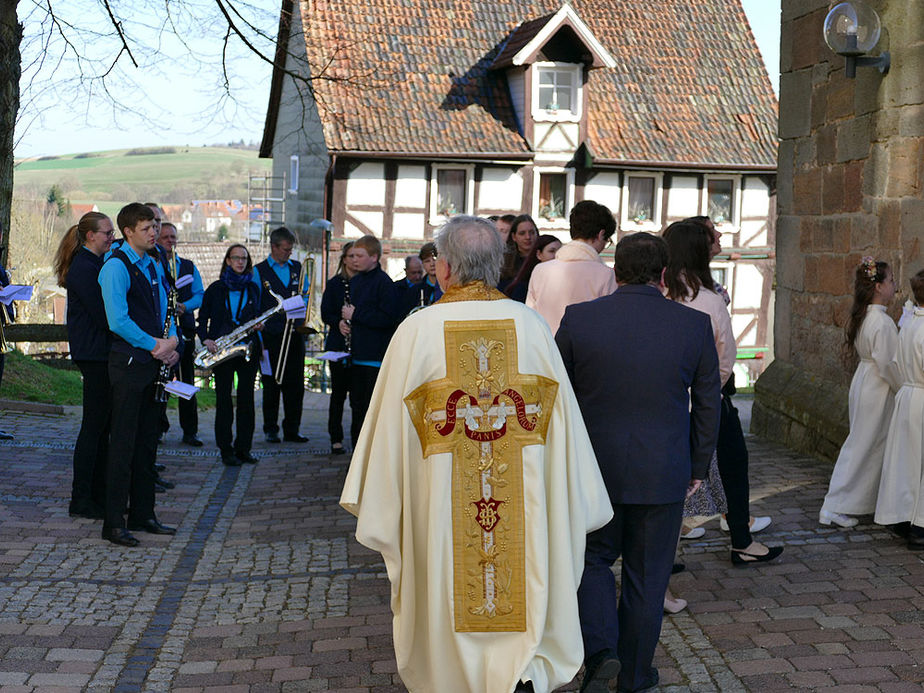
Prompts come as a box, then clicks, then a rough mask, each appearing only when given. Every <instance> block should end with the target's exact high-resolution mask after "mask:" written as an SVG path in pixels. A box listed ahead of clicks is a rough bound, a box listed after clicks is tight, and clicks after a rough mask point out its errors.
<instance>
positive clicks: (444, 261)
mask: <svg viewBox="0 0 924 693" xmlns="http://www.w3.org/2000/svg"><path fill="white" fill-rule="evenodd" d="M436 249H437V253H438V257H437V268H436V276H437V279H439V282H440V286H441V287H443V289H444V290H445V289H446V288H448V287H450V286H453V285H455V284H467V283H469V282H475V281H480V282H484V283H485V284H487V285H488V286H497V282H498V281H499V280H500V268H501V264H502V263H503V261H504V242H503V241H502V240H501V237H500V235H498V233H497V229H496V228H495V227H494V224H492V223H491V222H490V221H488V220H487V219H481V218H480V217H470V216H465V215H459V216H455V217H453V218H452V219H450V220H449V221H448V222H446V224H444V225H443V227H442V228H441V229H440V230H439V235H437V237H436Z"/></svg>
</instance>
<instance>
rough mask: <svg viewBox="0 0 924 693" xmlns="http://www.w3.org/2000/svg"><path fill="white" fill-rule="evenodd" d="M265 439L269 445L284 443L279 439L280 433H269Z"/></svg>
mask: <svg viewBox="0 0 924 693" xmlns="http://www.w3.org/2000/svg"><path fill="white" fill-rule="evenodd" d="M265 437H266V442H267V443H281V442H282V441H281V440H280V439H279V434H278V433H267V434H266V436H265Z"/></svg>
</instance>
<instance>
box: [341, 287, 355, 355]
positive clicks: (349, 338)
mask: <svg viewBox="0 0 924 693" xmlns="http://www.w3.org/2000/svg"><path fill="white" fill-rule="evenodd" d="M340 281H342V282H343V305H344V306H349V305H351V301H350V280H349V279H344V278H343V277H341V278H340ZM344 320H345V322H346V324H347V326H348V327H352V325H353V321H352V320H346V318H344ZM343 341H344V342H345V343H346V350H347V353H348V354H349V356H347V357H346V358H345V359H344V360H343V363H344V365H347V366H349V365H350V359H352V358H353V333H352V331H351V332H348V333H347V334H345V335H344V336H343Z"/></svg>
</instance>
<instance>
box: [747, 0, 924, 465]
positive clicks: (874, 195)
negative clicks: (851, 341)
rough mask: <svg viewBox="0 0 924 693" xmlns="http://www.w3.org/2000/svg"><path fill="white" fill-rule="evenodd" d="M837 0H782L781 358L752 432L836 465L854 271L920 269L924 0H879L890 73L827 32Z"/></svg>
mask: <svg viewBox="0 0 924 693" xmlns="http://www.w3.org/2000/svg"><path fill="white" fill-rule="evenodd" d="M834 4H836V3H834V2H827V1H826V0H783V1H782V32H781V50H780V72H781V74H780V120H779V123H780V126H779V127H780V132H779V135H780V149H779V173H778V221H777V234H776V239H777V241H776V242H777V264H776V267H777V286H776V315H775V334H774V340H775V341H774V348H775V355H776V360H775V361H774V362H773V363H772V364H770V366H769V367H768V368H767V370H766V371H765V372H764V374H763V375H762V376H761V378H760V379H759V380H758V382H757V385H756V398H755V404H754V411H753V419H752V431H753V432H755V433H757V434H759V435H762V436H764V437H767V438H770V439H773V440H777V441H780V442H782V443H785V444H786V445H788V446H790V447H792V448H795V449H797V450H800V451H803V452H808V453H811V454H814V455H817V456H820V457H823V458H827V459H834V458H836V456H837V452H838V449H839V448H840V445H841V443H842V442H843V439H844V438H845V437H846V435H847V387H848V385H849V382H850V377H851V375H852V373H850V372H849V371H848V370H847V369H846V368H845V366H844V364H843V363H842V362H841V360H840V354H841V348H842V345H843V343H844V322H845V320H846V318H847V314H848V311H849V308H850V304H851V301H852V290H853V271H854V268H855V267H856V266H857V264H858V263H859V260H860V258H861V257H862V256H863V255H872V256H874V257H875V258H876V259H877V260H885V261H887V262H889V264H890V265H891V266H892V268H893V271H894V274H895V278H896V283H897V285H898V287H899V297H898V298H896V302H895V305H894V306H892V309H891V310H890V312H891V313H892V314H893V316H895V315H897V314H898V313H899V306H900V303H901V302H902V301H903V300H904V299H905V298H906V297H908V296H909V295H910V289H909V288H908V278H909V277H910V276H911V275H913V274H914V273H915V272H917V271H918V270H920V269H922V267H924V256H922V251H921V241H922V237H924V199H922V191H921V188H922V178H924V142H922V141H924V77H922V75H924V3H922V2H920V1H919V0H869V1H868V4H870V5H871V6H872V7H874V8H875V9H876V11H877V12H878V13H879V16H880V18H881V20H882V27H883V28H882V37H881V39H880V41H879V45H878V47H877V48H876V49H875V50H874V54H878V52H879V51H882V50H888V51H890V52H891V54H892V68H891V70H890V72H889V73H888V74H887V75H881V74H880V73H879V71H878V70H875V69H872V68H858V69H857V76H856V78H855V79H847V78H846V77H845V75H844V58H841V57H840V56H836V55H834V54H833V53H831V51H830V50H829V49H828V47H827V46H826V45H825V42H824V39H823V37H822V27H823V25H824V18H825V15H826V14H827V12H828V9H829V7H831V6H833V5H834Z"/></svg>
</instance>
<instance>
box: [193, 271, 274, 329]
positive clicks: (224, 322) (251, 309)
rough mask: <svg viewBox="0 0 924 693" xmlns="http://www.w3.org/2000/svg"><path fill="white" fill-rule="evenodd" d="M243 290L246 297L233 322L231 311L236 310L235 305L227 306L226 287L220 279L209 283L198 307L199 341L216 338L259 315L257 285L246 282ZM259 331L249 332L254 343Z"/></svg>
mask: <svg viewBox="0 0 924 693" xmlns="http://www.w3.org/2000/svg"><path fill="white" fill-rule="evenodd" d="M245 290H246V291H247V299H246V301H245V302H244V305H243V306H241V312H240V315H239V317H238V321H237V322H236V323H235V321H234V319H233V316H232V314H231V311H232V310H234V311H236V310H237V305H236V304H235V305H233V306H231V308H229V307H228V302H229V299H228V287H227V286H225V284H224V282H222V281H221V280H219V281H215V282H212V283H211V284H209V288H207V289H206V290H205V295H204V296H203V297H202V306H201V307H200V308H199V323H198V326H197V327H196V333H197V334H198V335H199V339H200V340H201V341H203V342H204V341H205V340H206V339H218V338H219V337H222V336H224V335H226V334H229V333H230V332H231V331H232V330H234V328H235V327H237V326H238V325H242V324H243V323H245V322H247V321H249V320H253V319H254V318H255V317H257V316H258V315H259V313H258V312H257V306H258V305H259V302H260V296H259V292H258V291H257V285H256V284H254V283H252V282H247V285H246V288H245ZM259 334H260V333H259V332H254V333H252V334H251V337H250V341H251V342H252V343H256V342H257V341H258V340H259Z"/></svg>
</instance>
